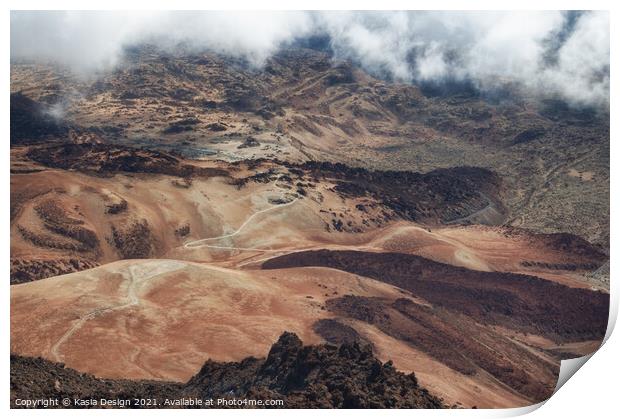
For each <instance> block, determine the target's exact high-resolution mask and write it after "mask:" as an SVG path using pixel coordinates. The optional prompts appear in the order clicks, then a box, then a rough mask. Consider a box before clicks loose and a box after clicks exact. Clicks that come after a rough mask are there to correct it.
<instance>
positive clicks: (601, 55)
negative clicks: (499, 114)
mask: <svg viewBox="0 0 620 419" xmlns="http://www.w3.org/2000/svg"><path fill="white" fill-rule="evenodd" d="M569 21H570V18H569V15H568V14H567V13H563V12H559V11H547V12H12V13H11V57H12V58H13V59H19V58H29V59H43V60H55V61H59V62H61V63H64V64H66V65H69V66H71V67H72V68H74V69H75V70H76V71H82V72H89V71H92V70H98V69H106V68H110V67H111V66H114V65H115V64H116V63H118V60H119V58H120V56H121V53H122V50H123V46H124V45H130V44H134V43H138V42H155V43H158V44H159V45H162V46H168V47H173V46H174V45H176V44H178V43H179V42H181V41H183V42H185V43H186V44H189V45H190V46H193V47H195V48H198V49H200V48H207V49H211V50H215V51H218V52H222V53H226V54H233V55H238V56H243V57H245V58H247V59H248V60H249V61H250V63H252V64H254V65H257V66H260V65H262V64H263V63H264V62H265V60H266V59H267V58H268V57H269V56H270V55H272V54H274V53H275V52H276V51H277V50H278V49H279V47H280V46H281V45H282V44H283V43H286V42H287V41H291V40H294V39H296V38H300V37H305V36H308V35H310V34H313V33H326V34H328V35H329V36H330V39H331V45H332V48H333V50H334V52H335V54H336V57H337V58H345V59H353V60H355V61H357V62H359V63H360V64H361V65H362V66H363V67H365V68H366V69H367V70H368V71H371V72H375V73H377V74H382V75H389V76H390V77H393V78H395V79H398V80H401V81H405V82H416V81H430V80H433V81H442V80H445V79H458V80H462V79H469V80H471V81H472V82H473V83H474V84H475V85H477V86H479V87H480V88H481V89H491V88H493V87H496V86H497V85H498V84H501V83H504V82H510V83H518V84H519V85H521V86H522V87H523V88H525V89H527V90H528V91H529V92H530V93H532V94H534V95H546V94H555V95H560V96H561V97H563V98H565V99H567V100H569V101H571V102H573V103H577V104H586V105H597V106H608V104H609V14H608V13H606V12H586V13H583V14H581V15H577V21H576V23H575V24H574V25H569ZM562 31H564V32H568V33H565V35H566V36H564V37H559V36H558V34H559V33H562ZM549 39H552V40H554V42H555V43H553V42H551V44H553V45H555V46H556V48H557V51H556V52H555V53H556V55H557V60H555V61H554V62H553V63H548V62H546V61H545V59H544V57H545V53H546V52H547V48H548V47H549V44H550V43H549Z"/></svg>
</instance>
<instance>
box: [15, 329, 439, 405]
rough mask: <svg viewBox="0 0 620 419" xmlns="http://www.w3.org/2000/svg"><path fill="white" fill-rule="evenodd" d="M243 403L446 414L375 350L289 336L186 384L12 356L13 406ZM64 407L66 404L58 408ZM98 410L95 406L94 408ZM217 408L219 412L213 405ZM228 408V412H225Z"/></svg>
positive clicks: (208, 366) (209, 365)
mask: <svg viewBox="0 0 620 419" xmlns="http://www.w3.org/2000/svg"><path fill="white" fill-rule="evenodd" d="M64 397H69V398H71V399H75V398H79V399H83V400H86V399H101V398H107V399H121V400H125V399H130V403H129V405H128V406H123V407H140V406H135V405H133V399H134V398H137V399H141V398H144V399H158V401H160V402H161V403H162V404H161V405H159V406H144V407H166V406H164V405H163V403H164V400H165V399H168V400H175V399H181V398H194V397H197V398H201V399H218V398H228V399H232V398H237V399H246V398H247V399H263V400H264V399H272V400H283V401H284V404H283V406H280V407H285V408H442V407H446V406H445V405H444V404H443V403H442V401H441V400H440V399H438V398H436V397H434V396H433V395H431V394H430V393H429V392H428V391H427V390H426V389H424V388H421V387H420V386H419V385H418V382H417V380H416V378H415V375H414V374H408V375H405V374H403V373H401V372H398V371H396V370H395V369H394V367H393V366H392V364H391V363H390V362H387V363H385V364H384V363H382V362H380V361H379V360H377V359H376V358H375V357H374V356H373V353H372V350H371V349H370V347H369V346H360V345H359V344H357V343H353V344H343V345H341V346H339V347H338V346H332V345H316V346H303V345H302V342H301V341H300V340H299V338H298V337H297V336H296V335H295V334H292V333H286V332H285V333H284V334H282V336H280V339H278V341H277V342H276V343H275V344H274V345H273V346H272V348H271V350H270V351H269V354H268V355H267V358H266V359H256V358H247V359H244V360H243V361H241V362H229V363H221V362H215V361H211V360H209V361H207V362H206V363H205V365H204V366H203V367H202V369H201V370H200V371H199V372H198V373H197V374H196V375H195V376H194V377H192V378H191V379H190V380H189V381H188V382H187V383H185V384H181V383H170V382H156V381H130V380H110V379H100V378H96V377H93V376H92V375H89V374H83V373H79V372H78V371H75V370H72V369H68V368H64V366H63V365H62V364H57V363H53V362H50V361H47V360H44V359H41V358H27V357H21V356H17V355H12V356H11V405H12V407H16V406H15V399H17V398H21V399H47V398H58V399H61V398H64ZM59 407H62V406H59ZM95 407H96V406H95ZM214 407H218V406H214ZM220 407H221V406H220Z"/></svg>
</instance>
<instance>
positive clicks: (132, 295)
mask: <svg viewBox="0 0 620 419" xmlns="http://www.w3.org/2000/svg"><path fill="white" fill-rule="evenodd" d="M155 266H156V265H155ZM140 267H141V266H140V265H138V266H135V265H131V266H129V267H128V268H129V269H128V272H129V278H126V279H127V280H129V285H128V287H127V296H126V298H125V302H123V303H121V304H117V305H113V306H108V307H100V308H97V309H95V310H93V311H90V312H88V313H86V314H85V315H83V316H82V317H80V318H79V319H78V320H77V321H75V322H74V323H73V325H72V326H71V327H70V328H69V329H68V330H67V331H66V332H65V333H64V334H63V335H62V336H61V337H60V338H59V339H58V340H57V341H56V343H55V344H54V345H53V346H52V347H51V348H50V353H51V354H52V356H53V357H54V359H55V360H56V361H57V362H62V359H63V355H62V354H61V353H60V348H61V347H62V345H64V344H65V343H66V342H67V340H69V339H70V338H71V337H72V336H73V335H74V334H75V332H77V331H78V330H79V329H80V328H81V327H82V326H84V324H85V323H86V322H87V321H89V320H92V319H94V318H96V317H98V316H101V315H103V314H106V313H109V312H112V311H117V310H124V309H127V308H129V307H133V306H137V305H139V304H140V299H139V298H138V295H137V294H136V290H137V288H138V285H139V283H140V282H142V281H144V280H147V279H151V278H153V277H155V276H158V275H161V274H163V273H167V272H170V271H173V270H177V269H178V268H179V267H177V266H176V265H173V266H172V267H168V269H166V266H165V265H164V266H162V267H163V268H164V269H161V267H160V268H159V269H154V270H152V271H150V272H149V271H146V272H137V271H136V270H137V269H139V268H140ZM140 274H143V275H140ZM149 274H150V275H149Z"/></svg>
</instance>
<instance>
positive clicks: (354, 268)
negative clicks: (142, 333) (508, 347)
mask: <svg viewBox="0 0 620 419" xmlns="http://www.w3.org/2000/svg"><path fill="white" fill-rule="evenodd" d="M302 266H322V267H328V268H333V269H339V270H342V271H346V272H349V273H353V274H357V275H362V276H365V277H368V278H372V279H376V280H378V281H382V282H385V283H388V284H391V285H394V286H397V287H399V288H401V289H403V290H407V291H410V292H412V293H413V294H415V295H416V296H418V297H421V298H423V299H425V300H426V301H428V302H430V303H431V304H433V305H436V306H438V307H443V308H445V309H446V310H450V311H453V312H456V313H459V314H463V315H466V316H468V317H471V318H473V319H475V320H477V321H479V322H480V323H482V324H494V325H498V326H506V327H510V328H513V329H516V330H519V331H522V332H525V333H535V334H542V335H543V336H547V337H549V338H551V339H553V340H556V341H560V342H566V341H571V340H572V341H574V340H590V339H602V338H603V336H604V335H605V331H606V329H607V319H608V315H609V295H608V294H606V293H602V292H599V291H591V290H586V289H581V288H570V287H567V286H564V285H561V284H558V283H555V282H551V281H547V280H544V279H541V278H537V277H534V276H529V275H522V274H513V273H504V272H483V271H475V270H470V269H467V268H462V267H457V266H452V265H447V264H443V263H439V262H434V261H431V260H429V259H425V258H423V257H421V256H416V255H410V254H404V253H374V252H362V251H352V250H351V251H350V250H342V251H336V250H313V251H303V252H297V253H290V254H287V255H283V256H278V257H275V258H273V259H270V260H268V261H266V262H264V263H263V265H262V267H263V269H280V268H293V267H302Z"/></svg>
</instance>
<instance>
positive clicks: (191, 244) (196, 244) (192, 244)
mask: <svg viewBox="0 0 620 419" xmlns="http://www.w3.org/2000/svg"><path fill="white" fill-rule="evenodd" d="M281 177H282V175H280V176H279V177H278V178H277V179H276V180H275V181H274V184H273V186H274V187H276V188H277V189H279V190H280V191H282V193H281V199H283V198H284V197H285V194H286V193H290V192H291V191H290V190H289V189H286V188H283V187H281V186H278V181H279V180H280V178H281ZM299 199H300V197H299V196H298V195H297V196H296V197H295V199H293V200H292V201H290V202H287V203H284V204H274V205H273V206H271V207H269V208H266V209H264V210H260V211H257V212H255V213H254V214H252V215H250V216H249V217H248V219H247V220H245V221H244V222H243V224H241V226H240V227H239V228H238V229H237V230H235V231H234V232H232V233H228V234H223V235H221V236H216V237H207V238H204V239H198V240H194V241H190V242H187V243H185V244H183V247H184V248H186V249H191V248H197V247H209V248H213V249H227V250H248V251H261V252H270V251H275V250H271V249H255V248H251V247H236V246H217V245H210V244H206V243H207V242H210V241H215V240H221V239H226V238H229V237H234V236H236V235H237V234H239V233H240V232H241V230H243V229H244V228H245V227H246V226H247V225H248V224H249V223H250V222H251V221H252V220H253V219H254V218H255V217H257V216H259V215H261V214H264V213H266V212H269V211H274V210H277V209H280V208H283V207H287V206H289V205H293V204H294V203H295V202H297V201H299Z"/></svg>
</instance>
